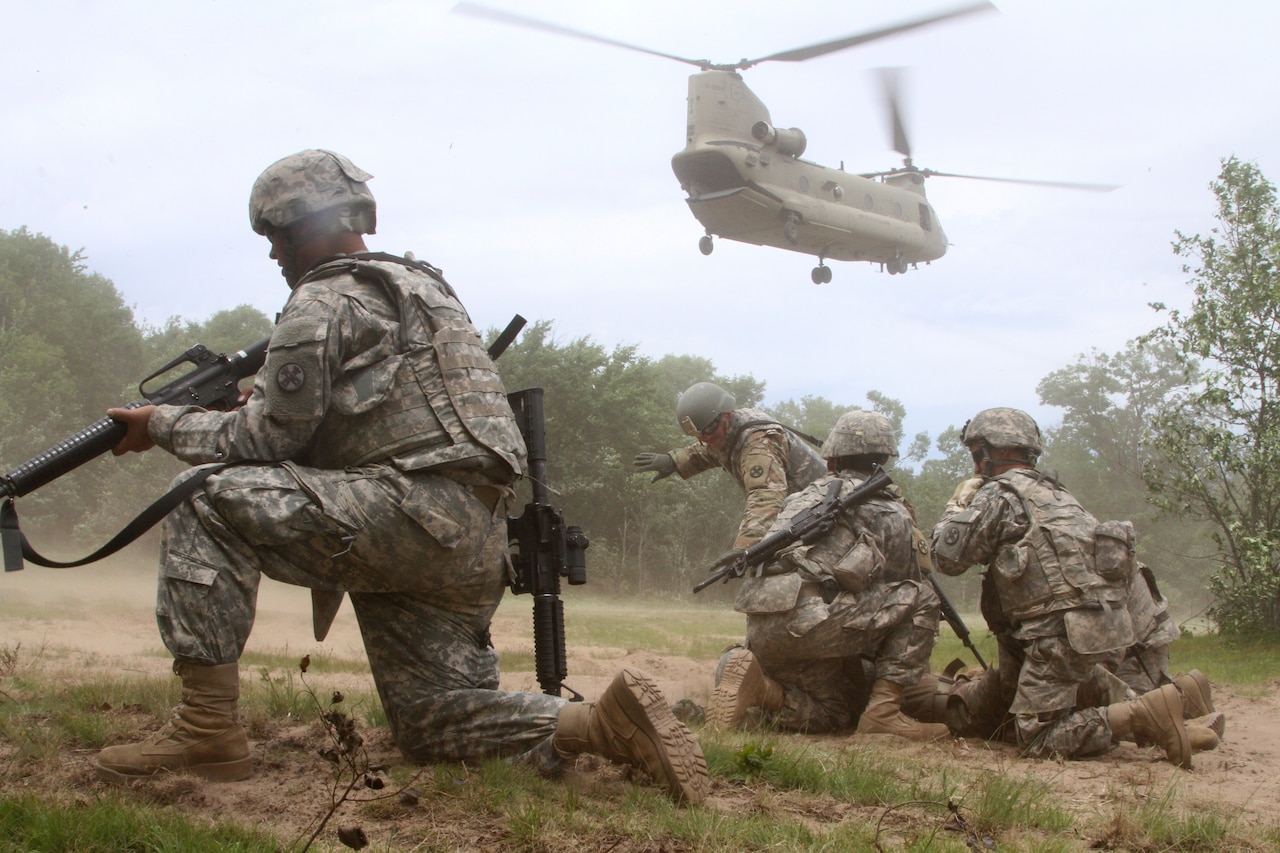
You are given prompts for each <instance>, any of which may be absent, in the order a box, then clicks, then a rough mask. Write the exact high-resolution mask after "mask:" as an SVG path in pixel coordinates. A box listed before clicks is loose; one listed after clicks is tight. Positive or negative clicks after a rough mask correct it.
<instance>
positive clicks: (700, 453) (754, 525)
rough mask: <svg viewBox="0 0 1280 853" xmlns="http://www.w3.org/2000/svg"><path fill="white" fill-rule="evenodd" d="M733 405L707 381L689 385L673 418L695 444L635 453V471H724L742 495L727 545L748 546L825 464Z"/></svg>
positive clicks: (755, 413) (777, 427)
mask: <svg viewBox="0 0 1280 853" xmlns="http://www.w3.org/2000/svg"><path fill="white" fill-rule="evenodd" d="M736 403H737V401H736V400H735V399H734V397H733V395H732V394H730V393H729V392H728V391H726V390H724V389H723V388H721V387H720V386H718V385H714V384H712V383H710V382H699V383H697V384H695V385H692V386H690V387H689V389H688V390H687V391H685V392H684V393H683V394H681V395H680V399H679V400H678V401H677V402H676V420H677V421H678V422H679V423H680V428H681V429H682V430H684V431H685V433H686V434H687V435H690V436H692V437H694V438H696V439H698V443H697V444H691V445H689V446H687V447H682V448H679V449H677V450H671V451H668V452H667V453H640V454H637V455H636V457H635V469H636V470H637V471H653V472H655V473H654V477H653V480H652V482H655V483H656V482H657V481H658V480H661V479H663V478H664V477H670V476H671V475H672V474H679V475H680V478H681V479H683V480H687V479H689V478H690V477H692V476H694V475H696V474H701V473H702V472H703V471H710V470H711V469H713V468H723V469H724V470H725V471H728V472H729V473H730V474H731V475H733V478H734V479H735V480H737V481H738V485H739V486H741V487H742V491H743V492H745V493H746V496H747V505H746V509H745V510H744V511H743V514H742V522H741V523H740V524H739V526H738V535H737V537H736V538H735V539H734V542H733V547H734V548H748V547H750V546H751V545H754V544H755V543H756V542H759V541H760V540H761V539H762V538H763V537H764V535H765V534H766V533H767V532H768V531H769V526H770V525H771V524H773V520H774V519H775V518H777V516H778V510H779V509H781V508H782V503H783V501H785V500H786V498H787V495H789V494H792V493H794V492H798V491H799V490H800V489H803V488H804V487H805V486H807V485H809V484H810V483H812V482H813V481H814V480H817V479H818V478H819V477H822V476H823V475H825V474H826V472H827V468H826V465H825V464H823V461H822V458H821V457H820V456H819V455H818V454H817V452H816V451H815V450H814V449H813V448H812V447H811V446H809V444H808V443H807V442H805V441H804V440H803V439H801V438H800V437H798V436H797V435H795V434H794V433H792V432H791V431H790V430H788V429H787V428H786V427H784V426H782V424H780V423H778V422H777V421H776V420H775V419H773V418H771V417H770V416H769V415H768V413H766V412H763V411H761V410H759V409H735V408H734V406H735V405H736Z"/></svg>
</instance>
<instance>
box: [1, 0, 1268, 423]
mask: <svg viewBox="0 0 1280 853" xmlns="http://www.w3.org/2000/svg"><path fill="white" fill-rule="evenodd" d="M450 5H451V4H449V3H446V2H442V0H419V1H418V2H408V0H406V1H405V2H379V0H366V2H364V3H361V4H352V3H335V2H324V1H323V0H308V2H285V1H284V0H280V1H277V2H270V3H263V2H257V0H255V1H254V2H240V0H231V2H226V0H218V2H209V0H191V2H186V3H173V2H113V3H83V2H79V0H74V2H72V0H67V2H62V0H39V2H21V0H19V2H15V0H8V2H6V3H5V11H4V15H3V19H4V25H5V30H6V33H7V38H6V39H5V42H6V44H5V50H4V51H3V52H2V53H0V71H2V72H3V80H4V85H3V87H0V176H2V177H0V186H3V188H4V191H3V193H0V228H4V229H16V228H18V227H20V226H24V225H25V226H27V227H28V228H30V229H31V230H32V231H36V232H40V233H43V234H45V235H47V236H48V237H50V238H52V239H53V240H54V241H55V242H57V243H59V244H63V245H67V246H69V247H70V248H72V249H78V248H83V249H84V251H85V254H86V256H87V259H88V266H89V268H90V269H91V270H92V271H94V272H97V273H101V274H102V275H105V276H107V277H108V278H110V279H111V280H112V281H113V282H114V283H115V285H116V287H117V288H118V289H119V290H120V291H121V292H122V293H123V294H124V297H125V299H126V300H127V301H128V302H129V303H130V304H131V305H133V306H134V307H135V310H136V313H137V315H138V316H139V318H140V319H142V320H144V321H148V322H152V323H160V322H163V321H164V320H165V319H166V318H168V317H170V316H172V315H181V316H183V317H185V318H190V319H204V318H207V317H208V316H209V315H210V314H212V313H214V312H215V311H217V310H219V309H223V308H231V307H234V306H236V305H239V304H243V303H248V304H251V305H253V306H255V307H257V308H259V309H261V310H262V311H263V312H265V313H267V314H268V316H274V314H275V312H276V311H277V310H278V309H279V307H280V306H281V304H282V303H283V301H284V299H285V297H286V296H287V290H286V288H285V285H284V283H283V280H282V279H281V278H280V277H279V274H278V272H277V270H276V266H275V264H274V263H273V262H272V261H270V260H268V258H267V249H268V246H267V244H266V242H265V241H264V240H263V239H262V238H259V237H257V236H256V235H254V234H253V233H252V232H251V231H250V229H249V227H248V217H247V213H246V210H247V204H246V203H247V199H248V193H249V188H250V186H251V185H252V182H253V180H254V178H255V177H256V176H257V175H258V173H259V172H261V171H262V169H263V168H265V167H266V166H267V165H268V164H270V163H271V162H273V161H274V160H277V159H279V158H280V157H282V156H285V155H287V154H290V153H293V152H295V151H297V150H300V149H303V148H312V147H320V148H332V149H334V150H337V151H340V152H342V153H344V154H346V155H347V156H349V157H350V158H351V159H352V160H354V161H355V162H356V163H357V164H358V165H359V166H361V167H362V168H364V169H366V170H368V171H370V172H372V173H373V174H374V175H375V178H374V180H373V181H372V182H371V183H370V187H371V189H372V190H373V192H374V194H375V195H376V197H377V199H378V202H379V232H378V234H377V235H376V236H374V237H371V238H369V244H370V246H371V248H374V249H378V250H385V251H391V252H397V253H401V252H404V251H406V250H412V251H414V252H415V253H416V254H417V255H418V256H419V257H420V258H424V259H426V260H429V261H431V262H432V263H434V264H436V265H437V266H439V267H442V268H443V269H444V271H445V274H446V276H447V277H448V278H449V280H450V281H451V282H452V283H453V284H454V286H455V287H457V288H458V290H459V292H460V294H461V296H462V298H463V301H464V302H465V304H466V305H467V306H468V308H469V310H470V311H471V314H472V317H473V319H474V320H475V321H476V324H477V325H478V326H480V327H481V328H482V329H483V328H486V327H501V326H503V325H505V323H506V322H507V320H508V319H510V317H511V315H512V314H514V313H517V312H518V313H520V314H523V315H524V316H525V317H527V318H529V319H530V320H535V319H547V320H552V321H554V323H555V329H556V332H557V334H558V336H559V337H560V338H561V339H562V340H569V339H574V338H579V337H583V336H589V337H591V338H592V339H594V340H595V341H597V342H599V343H602V344H605V345H607V346H613V345H616V344H637V345H639V347H640V349H641V351H642V352H643V353H645V354H647V355H651V356H654V357H660V356H662V355H665V354H668V353H676V354H691V355H699V356H705V357H708V358H711V359H712V360H713V362H714V364H715V366H716V368H717V370H718V371H720V372H721V373H723V374H727V375H737V374H748V373H749V374H752V375H753V376H755V377H757V378H758V379H761V380H763V381H764V382H765V383H766V391H767V399H766V403H777V402H781V401H783V400H786V399H793V398H794V399H798V398H799V397H801V396H803V395H806V394H814V395H821V396H824V397H827V398H828V399H831V400H833V401H836V402H838V403H846V404H865V396H864V395H865V393H866V392H867V391H868V390H871V389H875V390H879V391H881V392H883V393H885V394H887V395H889V396H891V397H895V398H897V399H899V400H901V401H902V402H903V404H904V405H905V406H906V409H907V414H908V417H907V424H906V426H907V430H908V432H909V433H914V432H917V431H920V430H927V431H929V432H930V433H931V434H934V435H936V434H937V433H938V432H939V431H941V430H942V429H944V428H946V427H947V426H950V425H959V424H961V423H963V422H964V420H966V419H967V418H968V417H970V416H971V415H972V414H973V413H974V412H975V411H977V410H979V409H982V408H985V407H987V406H993V405H1013V406H1019V407H1022V408H1025V409H1027V410H1029V411H1031V412H1032V413H1033V414H1034V415H1036V416H1037V417H1038V418H1039V419H1040V420H1041V422H1042V425H1052V424H1053V423H1054V422H1056V421H1057V420H1058V419H1059V418H1060V413H1059V412H1057V411H1056V410H1053V409H1046V408H1042V407H1040V406H1039V404H1038V399H1037V397H1036V394H1035V386H1036V384H1037V382H1038V381H1039V380H1040V379H1041V378H1043V377H1044V376H1045V375H1046V374H1048V373H1049V372H1051V371H1053V370H1056V369H1058V368H1060V367H1064V366H1066V365H1068V364H1070V363H1071V362H1072V361H1073V360H1074V359H1075V357H1076V356H1077V354H1080V353H1085V352H1088V351H1089V350H1091V349H1095V348H1096V349H1098V350H1100V351H1103V352H1114V351H1117V350H1119V349H1121V348H1122V347H1123V346H1124V344H1125V343H1126V342H1127V341H1128V340H1130V339H1132V338H1134V337H1136V336H1137V335H1140V334H1142V333H1144V332H1146V331H1148V330H1149V329H1151V328H1152V327H1154V326H1155V325H1157V324H1158V323H1159V322H1160V320H1161V318H1160V315H1158V314H1156V313H1155V312H1154V311H1152V310H1151V309H1150V308H1149V307H1148V303H1150V302H1153V301H1163V302H1166V303H1168V304H1170V305H1173V306H1185V305H1186V304H1188V302H1189V298H1190V292H1189V290H1188V287H1187V285H1186V279H1187V276H1186V275H1185V274H1183V273H1182V272H1181V263H1182V262H1181V260H1180V259H1179V258H1177V257H1175V256H1174V255H1173V253H1172V252H1171V250H1170V243H1171V241H1172V240H1173V239H1174V236H1175V235H1174V231H1175V229H1180V230H1182V231H1184V232H1187V233H1202V234H1207V233H1208V232H1209V229H1210V228H1211V227H1212V226H1213V220H1212V215H1213V212H1214V200H1213V197H1212V195H1211V194H1210V192H1209V189H1208V184H1209V182H1210V181H1211V180H1213V179H1214V178H1215V177H1216V176H1217V174H1218V171H1219V167H1220V162H1219V161H1220V159H1221V158H1222V157H1224V156H1228V155H1232V154H1234V155H1237V156H1239V157H1240V158H1242V159H1245V160H1252V161H1256V162H1257V163H1258V164H1259V166H1260V167H1261V168H1262V170H1263V172H1264V174H1267V175H1268V176H1269V177H1271V178H1272V179H1273V180H1275V179H1276V178H1277V174H1276V173H1275V172H1276V170H1277V169H1280V152H1278V151H1277V146H1278V144H1280V109H1278V108H1277V106H1278V105H1280V63H1278V62H1277V60H1276V59H1275V54H1276V51H1277V49H1278V48H1277V45H1276V38H1277V36H1280V4H1274V3H1264V2H1261V0H1255V2H1238V0H1225V1H1224V2H1215V3H1208V2H1204V0H1198V2H1190V0H1160V2H1155V0H1103V1H1102V2H1099V1H1098V0H1004V2H1000V0H997V5H998V6H999V8H1000V12H999V13H998V14H994V13H993V14H983V15H976V16H971V17H968V18H966V19H964V20H963V21H959V22H952V23H944V24H940V25H937V26H935V27H931V28H928V29H924V30H920V31H917V32H915V33H912V34H908V35H904V36H898V37H894V38H892V39H888V40H885V41H882V42H878V43H876V44H873V45H867V46H863V47H859V48H855V49H852V50H848V51H844V52H841V53H835V54H831V55H828V56H824V57H821V58H818V59H814V60H810V61H808V62H803V63H765V64H763V65H759V66H757V67H755V68H752V69H750V70H748V71H746V72H745V73H744V76H745V80H746V82H747V84H748V85H749V86H750V87H751V88H752V90H753V91H755V93H756V94H757V95H758V96H759V97H760V98H761V99H762V100H763V101H764V103H765V104H766V105H767V106H768V107H769V109H770V111H771V113H772V118H773V122H774V124H775V125H778V126H780V127H788V126H796V127H799V128H801V129H803V130H804V132H805V134H806V135H807V137H808V139H809V147H808V150H807V151H806V152H805V155H804V156H805V158H806V159H809V160H812V161H815V162H818V163H823V164H825V165H828V166H838V165H839V164H840V163H841V162H843V163H844V165H845V167H846V168H847V169H848V170H849V171H872V170H879V169H887V168H892V167H893V166H896V165H898V163H899V162H900V159H899V155H897V154H895V153H894V152H893V151H892V150H891V148H892V146H891V144H890V141H889V133H888V129H887V127H886V123H885V120H884V116H883V115H882V112H881V106H880V99H879V93H878V90H877V88H876V81H875V77H874V75H873V73H872V72H873V69H875V68H877V67H880V66H901V67H906V68H909V69H910V72H909V76H908V77H907V78H906V83H905V91H904V94H905V95H906V97H907V102H906V105H905V113H906V114H905V118H906V121H907V128H908V131H909V134H910V138H911V142H912V147H913V154H914V159H915V161H916V164H917V165H919V166H922V167H928V168H933V169H937V170H940V171H949V172H960V173H966V174H981V175H991V176H1000V177H1017V178H1041V179H1054V180H1074V181H1084V182H1095V183H1113V184H1119V185H1121V188H1120V189H1118V190H1116V191H1114V192H1111V193H1087V192H1077V191H1065V190H1053V189H1043V188H1029V187H1021V186H1011V185H1006V184H993V183H984V182H976V181H962V180H954V179H946V178H935V179H933V180H931V181H930V182H929V183H928V185H927V190H928V194H929V199H930V201H931V202H932V203H933V205H934V207H935V209H936V210H937V213H938V216H939V219H940V220H941V222H942V224H943V226H944V228H945V230H946V233H947V236H948V238H949V239H950V242H951V246H950V248H949V250H948V253H947V255H946V256H945V257H944V258H942V259H941V260H939V261H936V262H934V263H933V264H932V265H930V266H922V267H921V268H920V269H919V270H912V271H910V272H908V273H907V274H906V275H903V276H889V275H888V274H886V273H882V272H880V271H879V269H878V267H873V266H871V265H869V264H853V263H839V262H836V263H833V264H832V266H833V268H834V281H833V282H832V283H831V284H827V285H822V286H815V285H813V284H812V283H810V280H809V270H810V269H811V268H812V266H813V263H814V261H813V259H812V258H811V257H809V256H807V255H801V254H796V253H792V252H786V251H781V250H777V249H768V248H761V247H756V246H748V245H743V244H735V243H732V242H729V241H726V240H720V241H717V248H716V250H715V252H714V254H712V255H711V256H710V257H704V256H702V255H701V254H700V253H699V251H698V248H697V241H698V238H699V237H700V236H701V234H702V228H701V226H700V225H699V224H698V223H697V221H696V220H695V219H694V218H693V216H692V214H691V213H690V212H689V210H688V208H687V206H686V204H685V202H684V200H683V199H684V194H683V192H682V191H681V190H680V187H679V184H678V183H677V181H676V179H675V177H674V175H673V174H672V172H671V168H670V159H671V155H672V154H674V153H675V152H676V151H678V150H679V149H680V148H681V147H682V146H683V143H684V130H685V128H684V125H685V96H686V86H687V84H686V79H687V77H688V74H689V73H690V72H692V71H693V70H694V69H692V68H690V67H689V66H685V65H681V64H679V63H677V62H672V61H670V60H666V59H662V58H659V57H654V56H649V55H645V54H641V53H636V52H632V51H626V50H621V49H617V48H611V47H608V46H603V45H599V44H594V43H588V42H584V41H579V40H575V39H568V38H563V37H558V36H554V35H550V34H547V33H542V32H537V31H532V30H526V29H521V28H515V27H511V26H508V25H504V24H499V23H494V22H489V21H482V20H477V19H475V18H472V17H468V16H463V15H459V14H451V13H450V11H449V10H450ZM484 5H490V6H495V7H499V8H505V9H508V10H511V11H518V12H520V13H522V14H525V15H528V16H534V17H538V18H541V19H544V20H548V21H553V22H556V23H559V24H563V25H565V26H569V27H572V28H575V29H579V30H585V31H589V32H593V33H598V34H600V35H602V36H605V37H608V38H613V39H617V40H621V41H626V42H629V43H633V44H637V45H642V46H645V47H648V48H652V49H654V50H659V51H662V52H664V53H670V54H675V55H678V56H685V57H691V58H707V59H710V60H713V61H716V62H734V61H736V60H738V59H740V58H743V57H753V58H754V57H759V56H764V55H768V54H772V53H775V52H778V51H781V50H785V49H789V48H795V47H801V46H805V45H809V44H813V43H816V42H822V41H827V40H830V39H833V38H836V37H839V36H843V35H847V34H851V33H857V32H861V31H864V30H869V29H873V28H878V27H882V26H885V25H887V24H891V23H896V22H898V21H900V20H902V19H908V18H915V17H919V16H923V15H926V14H931V13H934V12H938V11H941V10H944V9H949V8H953V7H954V6H956V5H960V4H959V3H958V2H956V0H952V2H923V0H899V2H891V3H885V2H882V0H881V2H871V0H789V2H766V0H737V2H731V0H643V2H638V1H637V2H630V1H629V0H613V2H586V0H525V2H517V0H485V4H484ZM86 332H87V333H92V330H86Z"/></svg>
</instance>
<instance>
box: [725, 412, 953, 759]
mask: <svg viewBox="0 0 1280 853" xmlns="http://www.w3.org/2000/svg"><path fill="white" fill-rule="evenodd" d="M822 455H823V457H824V458H825V459H826V460H827V462H828V466H829V467H830V469H831V472H832V473H831V474H830V475H828V476H827V477H824V478H822V479H820V480H818V481H817V482H815V483H813V484H811V485H809V486H808V487H806V488H805V489H804V490H802V491H800V492H798V493H796V494H795V495H792V496H791V497H790V498H789V499H788V500H787V503H786V505H785V506H784V507H783V509H782V511H781V512H780V513H779V514H778V517H777V520H776V521H775V522H774V525H773V529H774V530H782V529H785V528H786V526H787V525H788V524H790V523H791V519H793V518H794V517H795V516H796V515H797V514H799V513H800V512H803V511H804V510H806V509H808V508H810V507H813V506H816V505H817V504H818V503H820V502H821V501H822V500H823V499H824V498H825V497H826V495H827V492H828V490H829V489H830V488H832V487H838V488H839V490H840V493H847V492H848V491H849V490H851V489H853V488H854V487H856V486H857V485H859V484H860V483H862V482H863V481H865V480H866V479H867V478H868V477H869V476H871V474H872V473H873V472H874V470H875V467H876V466H877V465H883V464H884V463H886V462H887V461H888V459H889V457H890V456H896V455H897V440H896V437H895V436H894V433H893V427H892V425H891V424H890V423H889V420H888V419H887V418H885V417H884V416H883V415H880V414H878V413H876V412H866V411H861V410H854V411H851V412H846V413H845V414H843V415H841V416H840V419H839V420H838V421H837V422H836V425H835V427H834V428H833V429H832V430H831V434H830V435H829V436H828V438H827V440H826V442H825V443H824V444H823V447H822ZM914 530H915V519H914V515H913V513H912V511H911V509H910V507H909V506H908V505H907V504H906V503H905V501H904V500H903V499H902V496H901V493H900V492H898V490H897V489H896V487H893V486H891V487H889V489H887V490H885V491H882V492H880V493H878V494H875V495H873V496H872V497H871V498H869V499H867V500H865V501H862V502H861V503H858V504H856V505H854V506H852V507H849V508H848V509H846V510H845V511H844V512H843V513H842V515H841V516H840V518H839V520H838V521H837V522H836V524H835V526H834V527H833V528H832V530H831V531H830V533H828V534H827V535H825V536H824V537H822V538H820V539H818V540H817V541H815V542H813V543H810V544H804V543H797V544H795V545H793V546H791V547H790V548H788V549H787V550H785V551H783V552H782V553H781V554H780V555H779V557H778V559H777V561H776V562H775V563H772V564H770V565H767V566H764V567H763V572H762V574H761V575H759V576H752V577H748V578H746V579H745V580H744V581H743V584H742V587H741V589H740V590H739V594H738V598H737V601H736V603H735V605H734V607H735V609H737V610H739V611H740V612H744V613H746V614H747V642H746V648H745V649H738V650H735V651H733V652H731V653H730V657H729V659H728V661H727V663H726V665H725V667H724V673H723V677H722V678H721V679H720V683H719V684H718V685H717V687H716V689H715V692H714V693H713V695H712V700H711V707H710V710H709V712H708V719H710V720H712V721H714V722H716V723H717V724H719V725H722V726H727V727H734V726H737V725H739V724H740V723H742V722H743V721H744V720H745V719H746V718H747V717H748V715H749V713H750V712H751V709H753V708H759V709H761V711H763V712H764V714H765V716H766V718H767V719H768V720H769V721H770V722H772V723H773V724H774V725H777V726H778V727H780V728H783V729H788V730H793V731H804V732H829V731H835V730H838V729H842V728H846V727H847V726H848V725H849V724H850V722H851V721H852V709H851V708H850V705H849V701H848V694H847V690H846V689H845V679H846V676H845V666H846V661H848V660H859V661H860V660H861V659H862V658H864V657H865V658H867V659H869V660H871V661H873V662H874V681H873V683H872V686H871V697H870V700H869V703H868V705H867V708H866V710H865V711H864V712H863V713H862V716H861V718H860V720H859V721H858V729H857V730H858V732H859V733H873V734H874V733H889V734H897V735H901V736H904V737H909V738H913V739H917V740H932V739H935V738H945V737H947V736H948V731H947V728H946V726H943V725H937V724H935V725H922V724H920V723H918V722H916V721H915V720H912V719H909V718H907V717H906V716H904V715H903V714H902V713H901V710H900V708H899V699H900V697H901V694H902V689H903V688H904V687H905V686H909V685H911V684H914V683H915V681H916V680H917V679H918V678H919V677H920V676H921V674H922V673H924V672H925V671H926V669H927V668H928V665H929V655H930V653H931V652H932V651H933V645H934V642H935V641H936V640H937V633H938V612H939V611H938V598H937V595H936V594H935V593H934V591H933V588H932V586H930V584H929V583H928V581H927V580H926V579H925V578H924V577H923V574H922V572H921V568H920V565H919V562H918V560H917V556H916V547H915V537H914V536H913V533H914Z"/></svg>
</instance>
